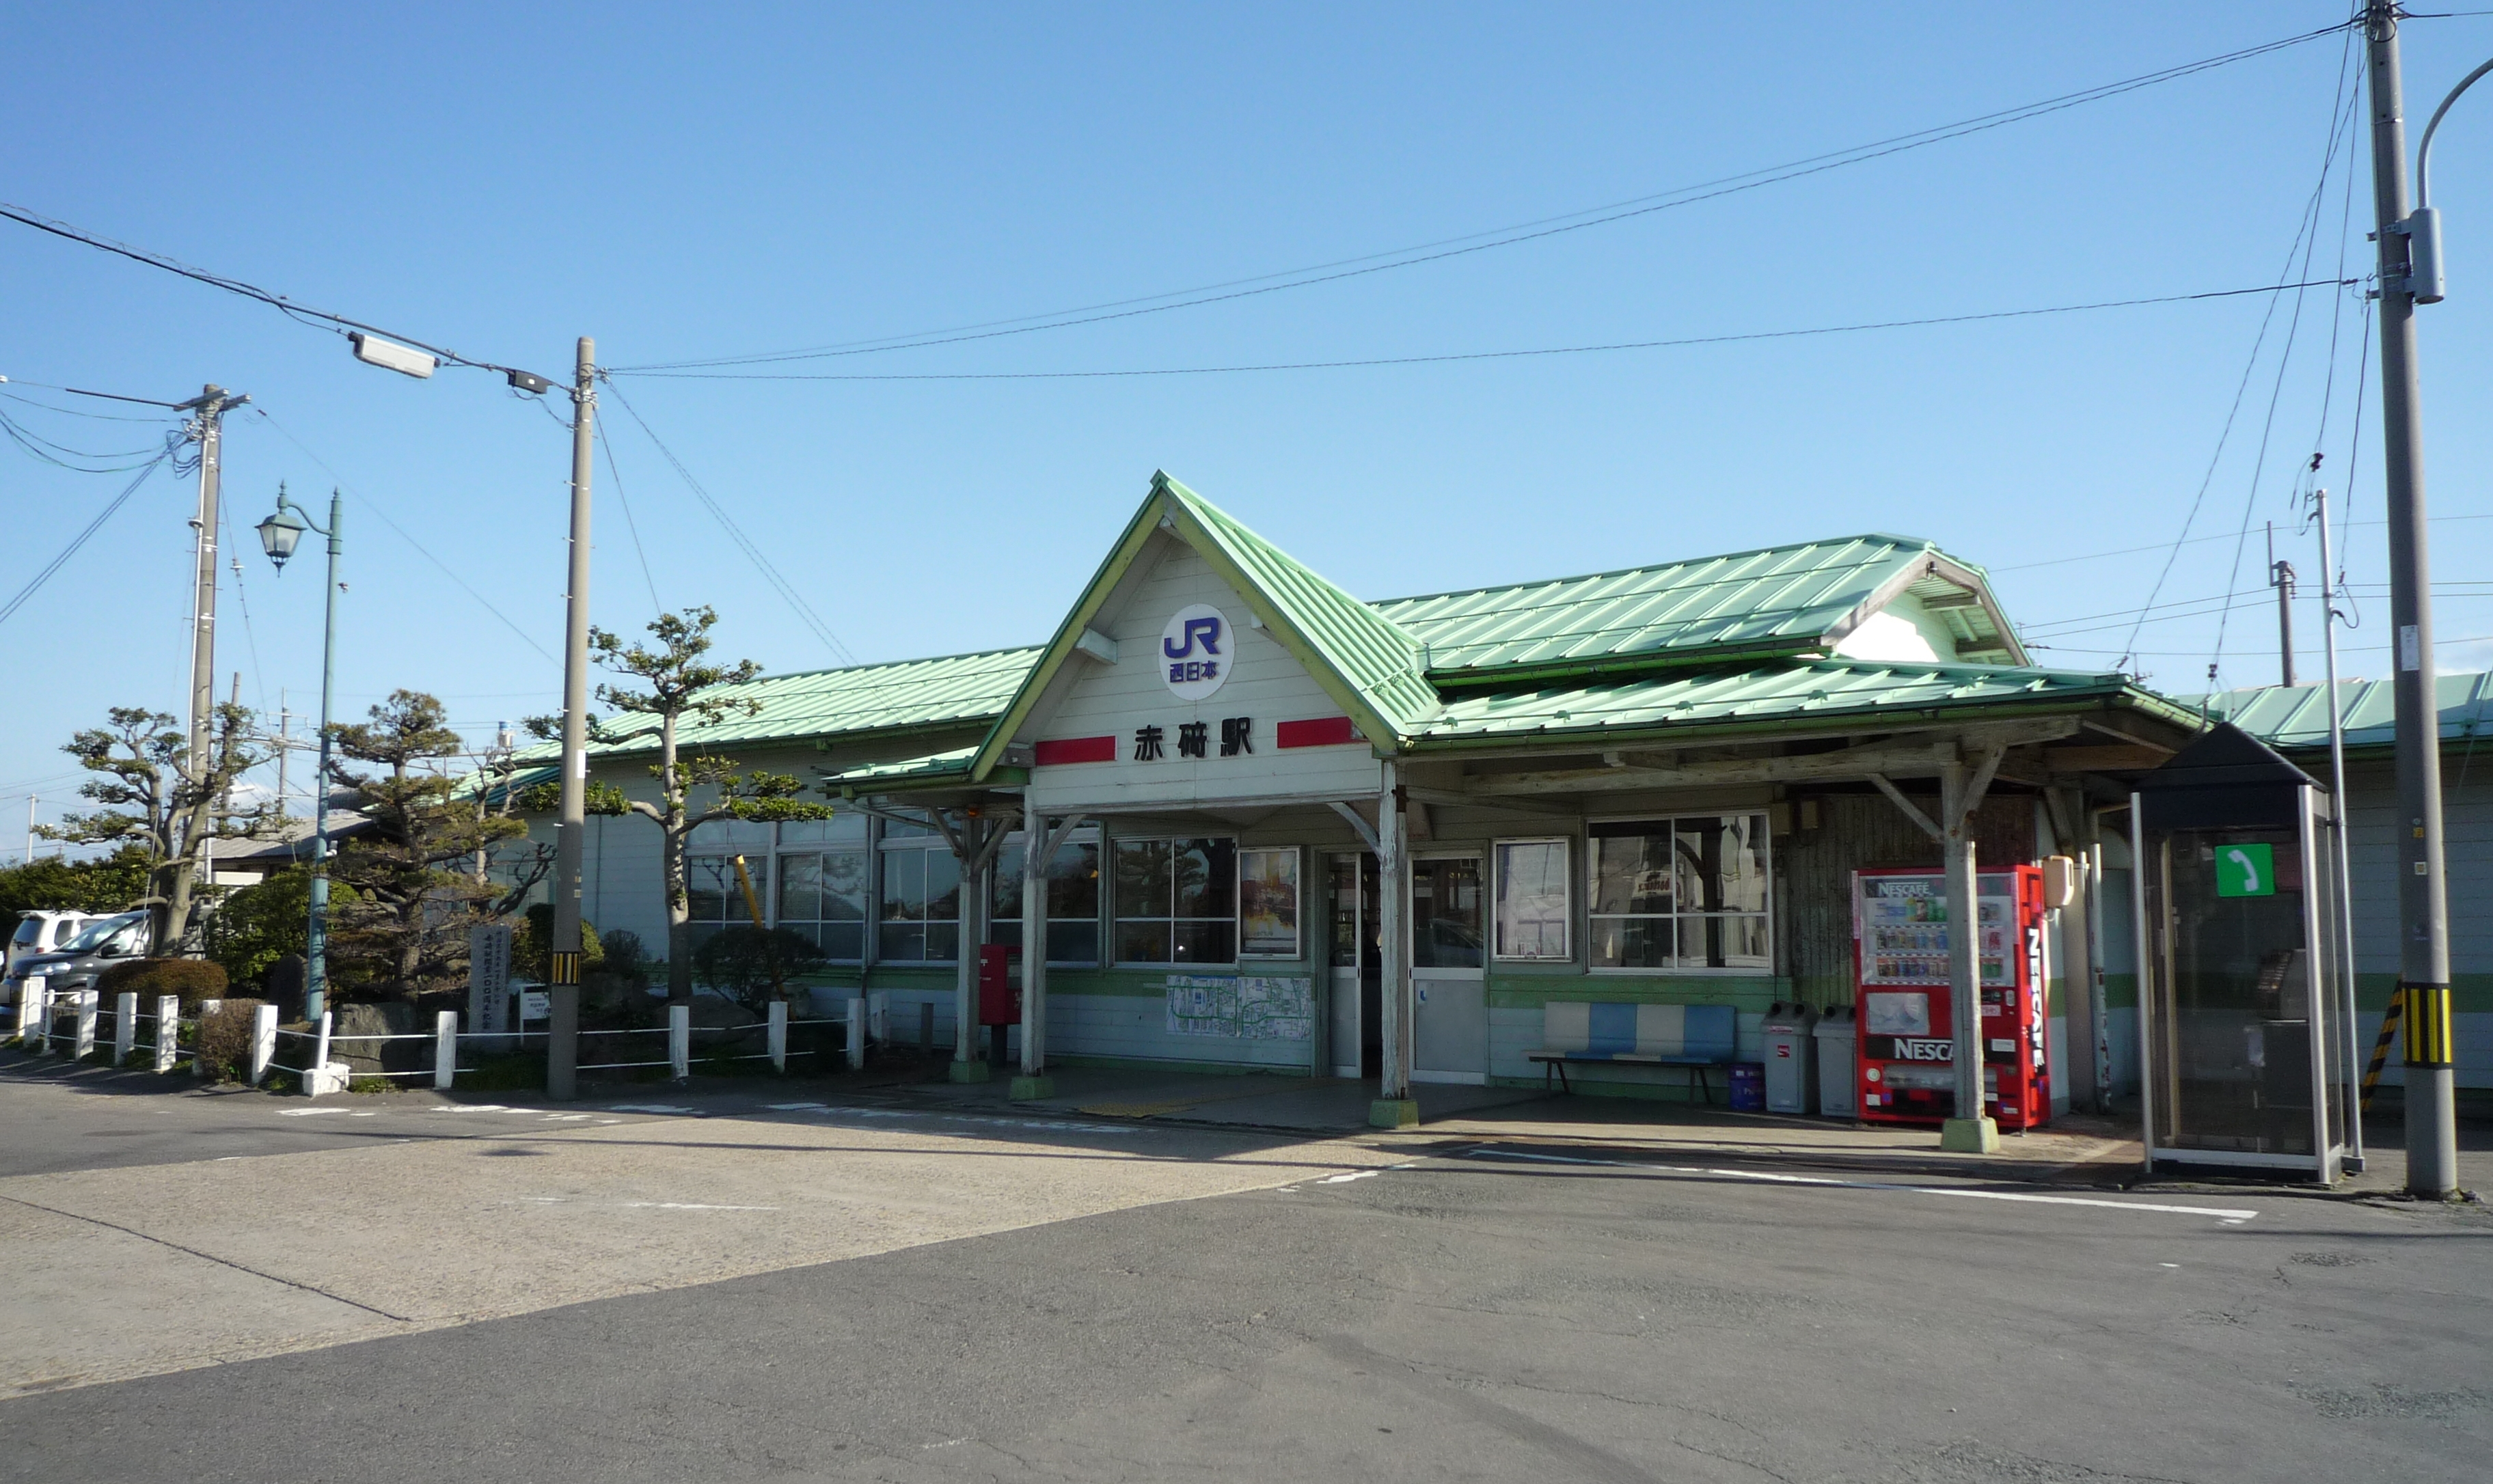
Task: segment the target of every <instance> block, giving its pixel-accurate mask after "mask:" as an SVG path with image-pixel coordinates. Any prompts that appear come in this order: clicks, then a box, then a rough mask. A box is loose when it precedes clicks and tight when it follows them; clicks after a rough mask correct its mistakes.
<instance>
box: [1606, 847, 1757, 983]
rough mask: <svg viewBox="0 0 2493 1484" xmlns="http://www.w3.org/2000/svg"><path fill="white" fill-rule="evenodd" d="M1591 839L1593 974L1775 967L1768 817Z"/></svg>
mask: <svg viewBox="0 0 2493 1484" xmlns="http://www.w3.org/2000/svg"><path fill="white" fill-rule="evenodd" d="M1592 833H1593V837H1594V838H1593V840H1592V856H1593V860H1592V869H1591V873H1590V879H1591V883H1592V894H1593V902H1592V908H1591V918H1592V922H1591V931H1592V935H1593V942H1592V945H1591V950H1590V952H1591V960H1592V963H1593V965H1594V966H1596V967H1601V968H1671V967H1676V968H1718V969H1735V970H1754V971H1762V970H1765V969H1768V968H1770V967H1771V966H1772V964H1773V948H1772V933H1771V931H1770V927H1771V923H1770V919H1769V916H1768V907H1769V905H1770V903H1771V901H1772V887H1771V881H1770V876H1769V871H1768V865H1769V863H1768V860H1767V853H1766V852H1767V836H1766V816H1763V815H1757V814H1739V815H1697V816H1685V817H1682V818H1677V819H1656V820H1652V821H1649V822H1637V823H1607V824H1597V825H1595V826H1593V830H1592Z"/></svg>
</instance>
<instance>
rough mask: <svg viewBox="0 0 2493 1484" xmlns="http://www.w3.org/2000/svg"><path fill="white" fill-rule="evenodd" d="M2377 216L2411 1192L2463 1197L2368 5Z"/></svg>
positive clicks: (2416, 559) (2427, 695)
mask: <svg viewBox="0 0 2493 1484" xmlns="http://www.w3.org/2000/svg"><path fill="white" fill-rule="evenodd" d="M2363 34H2364V40H2365V43H2366V44H2367V50H2368V51H2369V53H2370V67H2371V78H2372V208H2373V216H2374V220H2375V223H2376V228H2377V229H2376V231H2375V232H2374V237H2375V239H2376V241H2377V242H2378V244H2379V246H2380V289H2379V293H2380V301H2381V315H2380V318H2381V449H2382V455H2383V462H2384V463H2385V464H2386V465H2387V471H2388V522H2389V627H2390V631H2391V633H2390V639H2391V650H2392V654H2393V657H2394V659H2395V661H2396V665H2395V668H2394V670H2393V681H2392V683H2393V688H2394V694H2395V697H2396V701H2397V773H2398V813H2397V822H2398V832H2397V846H2398V848H2397V873H2398V993H2399V994H2401V995H2403V996H2404V1000H2405V1007H2406V1016H2405V1024H2406V1069H2405V1070H2406V1125H2407V1191H2408V1193H2409V1194H2410V1195H2416V1196H2424V1197H2429V1198H2432V1199H2435V1200H2446V1199H2448V1198H2449V1197H2450V1196H2452V1195H2454V1194H2455V1193H2456V1192H2457V1189H2458V1125H2457V1118H2456V1101H2455V1089H2454V1087H2453V1085H2452V1079H2451V1075H2450V1074H2451V1062H2452V1059H2453V1049H2452V1047H2451V1044H2450V1029H2451V1026H2450V1005H2449V905H2448V893H2447V891H2446V889H2445V886H2444V881H2443V874H2442V830H2441V715H2440V706H2439V703H2438V698H2437V697H2436V696H2435V694H2434V692H2435V689H2436V687H2435V685H2434V671H2433V645H2432V602H2431V581H2432V571H2431V560H2430V554H2429V545H2428V537H2427V527H2426V525H2425V523H2424V495H2423V422H2422V412H2421V409H2420V408H2419V407H2418V405H2417V395H2418V394H2417V377H2416V332H2415V306H2416V293H2415V289H2416V285H2415V281H2414V273H2413V259H2412V255H2411V252H2410V248H2411V246H2412V244H2411V241H2410V238H2409V235H2408V233H2409V229H2410V228H2409V220H2408V210H2407V170H2406V153H2407V141H2406V119H2405V117H2404V113H2405V106H2406V100H2405V92H2404V88H2403V85H2402V84H2401V81H2400V78H2399V74H2398V7H2397V4H2396V0H2368V3H2367V4H2366V5H2365V6H2364V8H2363Z"/></svg>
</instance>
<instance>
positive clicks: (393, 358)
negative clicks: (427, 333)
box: [346, 330, 441, 378]
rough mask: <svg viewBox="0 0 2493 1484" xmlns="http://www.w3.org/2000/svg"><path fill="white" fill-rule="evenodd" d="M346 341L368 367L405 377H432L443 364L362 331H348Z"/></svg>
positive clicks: (405, 346)
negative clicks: (436, 368) (435, 370)
mask: <svg viewBox="0 0 2493 1484" xmlns="http://www.w3.org/2000/svg"><path fill="white" fill-rule="evenodd" d="M346 341H347V343H348V344H351V345H353V346H354V347H355V359H356V360H358V361H361V362H363V363H364V364H365V365H367V366H377V367H379V368H381V369H382V370H383V371H397V372H398V373H399V374H400V375H403V376H415V377H418V378H422V377H425V376H430V375H432V374H433V369H434V368H435V367H436V366H438V365H440V364H441V363H440V362H439V360H437V359H436V358H435V357H433V356H430V355H427V354H426V353H424V352H423V351H421V350H417V349H414V348H413V347H411V346H407V345H400V344H394V343H392V342H391V341H385V340H383V339H381V338H380V337H379V336H377V335H366V334H365V333H364V332H362V331H361V330H349V331H347V332H346Z"/></svg>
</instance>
